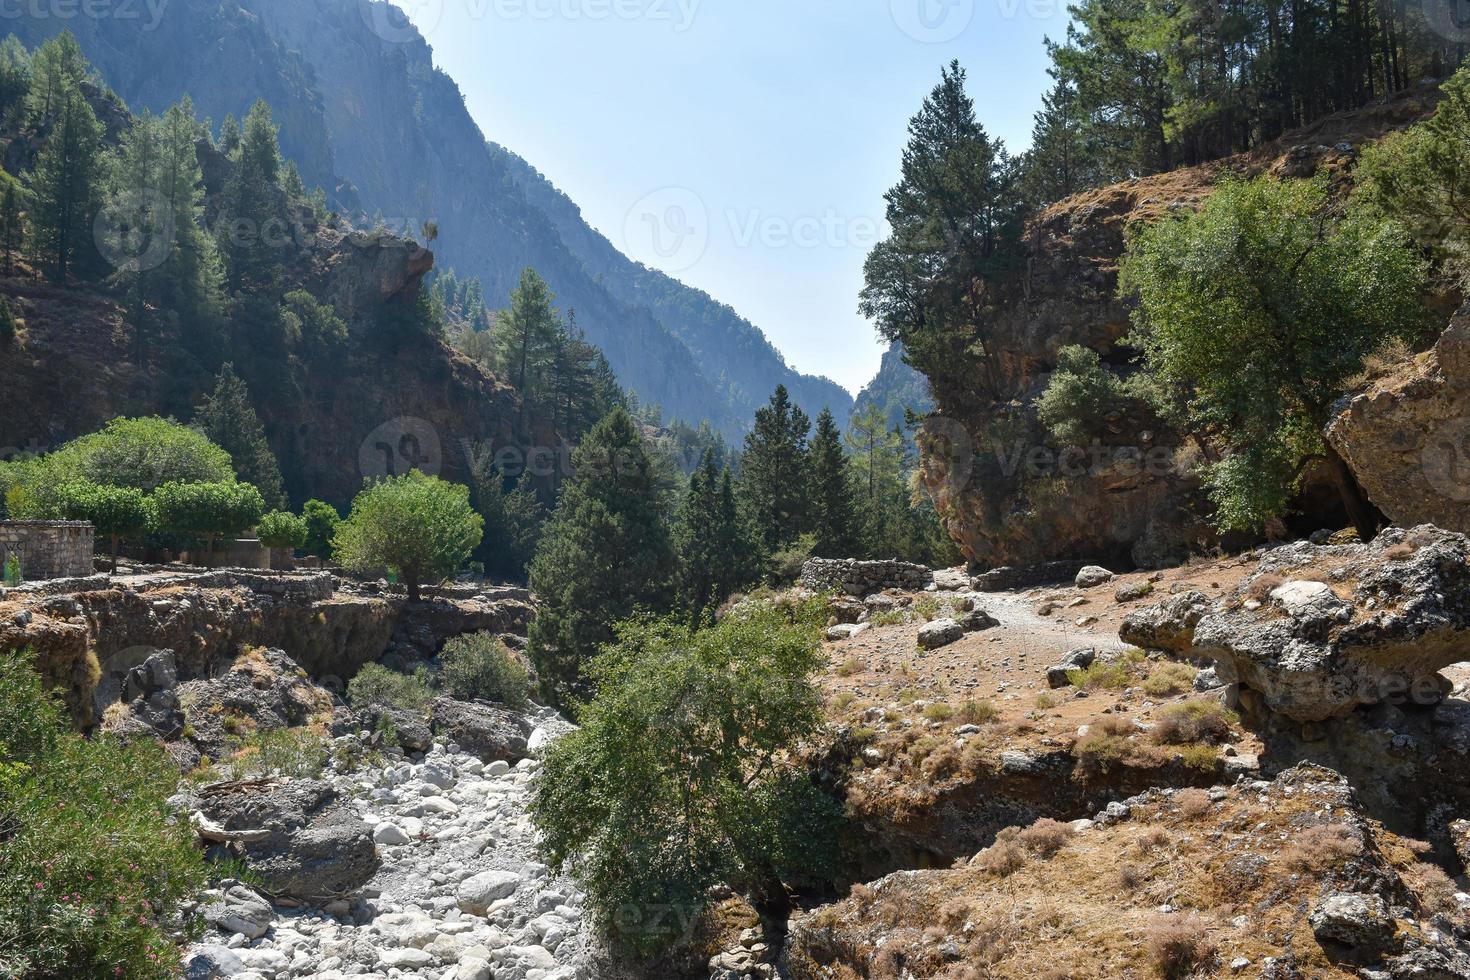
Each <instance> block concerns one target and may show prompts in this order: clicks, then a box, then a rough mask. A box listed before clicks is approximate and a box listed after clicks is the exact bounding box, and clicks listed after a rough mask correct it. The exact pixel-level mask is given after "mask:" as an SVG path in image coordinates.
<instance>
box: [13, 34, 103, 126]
mask: <svg viewBox="0 0 1470 980" xmlns="http://www.w3.org/2000/svg"><path fill="white" fill-rule="evenodd" d="M29 70H30V83H29V93H28V95H27V96H26V112H27V115H28V116H29V117H30V120H29V121H30V123H31V125H33V126H35V127H36V128H37V129H45V128H47V127H49V126H50V125H51V124H52V123H54V122H55V121H56V119H57V118H59V117H60V116H61V114H62V112H63V110H64V109H65V107H66V101H67V98H68V96H69V95H70V93H72V92H75V91H78V90H80V88H81V85H82V82H84V81H87V80H88V79H89V78H90V77H91V73H92V71H91V67H90V66H89V65H88V64H87V58H86V56H85V55H83V54H82V48H81V45H79V44H77V39H76V37H74V36H73V35H72V33H71V31H62V32H61V33H60V34H58V35H56V36H55V37H53V38H52V39H51V40H49V41H47V42H46V43H45V44H43V45H41V46H40V47H39V48H37V49H36V53H35V54H34V55H32V56H31V58H30V65H29Z"/></svg>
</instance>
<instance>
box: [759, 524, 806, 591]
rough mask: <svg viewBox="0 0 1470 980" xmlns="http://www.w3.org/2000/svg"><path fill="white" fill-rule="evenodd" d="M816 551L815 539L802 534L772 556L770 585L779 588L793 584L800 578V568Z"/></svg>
mask: <svg viewBox="0 0 1470 980" xmlns="http://www.w3.org/2000/svg"><path fill="white" fill-rule="evenodd" d="M816 550H817V539H816V537H815V536H814V535H811V534H803V535H802V536H801V537H799V538H797V539H796V541H795V542H794V543H792V544H791V545H790V546H789V547H787V548H783V549H781V550H780V551H777V552H775V553H774V554H772V555H771V559H770V563H769V567H770V578H771V584H772V585H775V586H777V587H781V586H787V585H792V584H793V583H795V582H796V580H797V579H798V578H800V577H801V570H802V567H803V566H805V565H806V563H807V561H808V560H809V559H810V558H811V557H812V555H813V554H814V553H815V552H816Z"/></svg>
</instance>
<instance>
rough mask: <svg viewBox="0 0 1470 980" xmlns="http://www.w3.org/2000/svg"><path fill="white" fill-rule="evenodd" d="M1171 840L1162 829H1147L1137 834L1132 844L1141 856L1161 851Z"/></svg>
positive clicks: (1167, 833)
mask: <svg viewBox="0 0 1470 980" xmlns="http://www.w3.org/2000/svg"><path fill="white" fill-rule="evenodd" d="M1171 839H1172V838H1171V837H1170V835H1169V832H1168V831H1167V830H1165V829H1164V828H1163V827H1149V828H1148V829H1147V830H1145V831H1144V832H1143V833H1141V834H1139V835H1138V837H1137V839H1136V840H1135V841H1134V843H1135V844H1136V845H1137V846H1138V850H1139V852H1140V853H1142V854H1151V853H1153V852H1154V851H1160V850H1163V849H1164V847H1165V846H1167V845H1168V843H1169V841H1170V840H1171Z"/></svg>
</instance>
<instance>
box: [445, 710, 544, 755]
mask: <svg viewBox="0 0 1470 980" xmlns="http://www.w3.org/2000/svg"><path fill="white" fill-rule="evenodd" d="M430 728H431V729H432V730H433V732H434V734H435V735H437V736H439V738H441V739H442V740H444V741H447V742H457V743H458V744H459V745H461V746H463V747H464V749H465V751H467V752H469V753H470V754H472V755H474V756H477V757H478V758H479V759H480V760H481V761H482V762H496V761H502V762H519V761H520V760H522V759H524V758H526V756H527V755H528V740H529V739H530V737H531V732H532V725H531V723H530V722H529V721H527V719H526V716H525V715H520V714H516V713H515V712H513V711H509V710H507V709H505V708H504V707H501V706H499V705H493V704H486V703H484V702H478V701H476V702H467V701H454V700H451V699H450V698H436V699H435V701H434V706H433V710H432V714H431V715H430Z"/></svg>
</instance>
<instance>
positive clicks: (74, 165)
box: [26, 87, 102, 282]
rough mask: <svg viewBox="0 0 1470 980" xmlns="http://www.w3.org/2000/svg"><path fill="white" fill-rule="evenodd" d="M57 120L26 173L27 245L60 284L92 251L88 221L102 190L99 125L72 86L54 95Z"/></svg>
mask: <svg viewBox="0 0 1470 980" xmlns="http://www.w3.org/2000/svg"><path fill="white" fill-rule="evenodd" d="M58 100H59V101H58V103H57V108H56V120H55V123H54V124H53V125H52V127H51V131H50V135H49V136H48V137H47V139H46V143H45V145H44V146H42V148H41V152H40V154H39V155H38V156H37V157H36V164H35V167H34V168H33V169H32V170H31V172H30V173H29V174H27V175H26V182H27V185H28V188H29V190H30V193H31V199H32V207H31V222H30V224H31V247H32V250H33V251H34V253H35V255H36V257H37V259H38V260H40V261H41V262H43V263H45V264H46V265H47V266H49V268H50V271H51V277H52V278H53V279H54V280H55V281H57V282H64V281H65V280H66V277H67V275H68V274H69V273H71V272H72V271H74V269H75V267H77V266H82V267H84V268H85V267H86V266H88V265H89V264H90V262H89V261H88V260H89V259H90V258H91V257H92V256H93V255H94V254H95V249H94V248H93V242H92V223H93V219H94V217H95V215H96V213H97V208H96V201H97V198H98V193H99V191H100V189H101V187H100V185H101V180H100V177H101V174H100V173H99V170H100V166H101V153H102V124H101V123H99V122H98V121H97V116H96V115H95V114H94V113H93V112H92V107H91V106H90V105H88V104H87V100H86V99H85V98H84V97H83V96H82V93H81V90H80V89H77V88H75V87H73V88H71V89H68V90H67V91H65V92H63V93H62V94H61V95H60V96H58Z"/></svg>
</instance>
